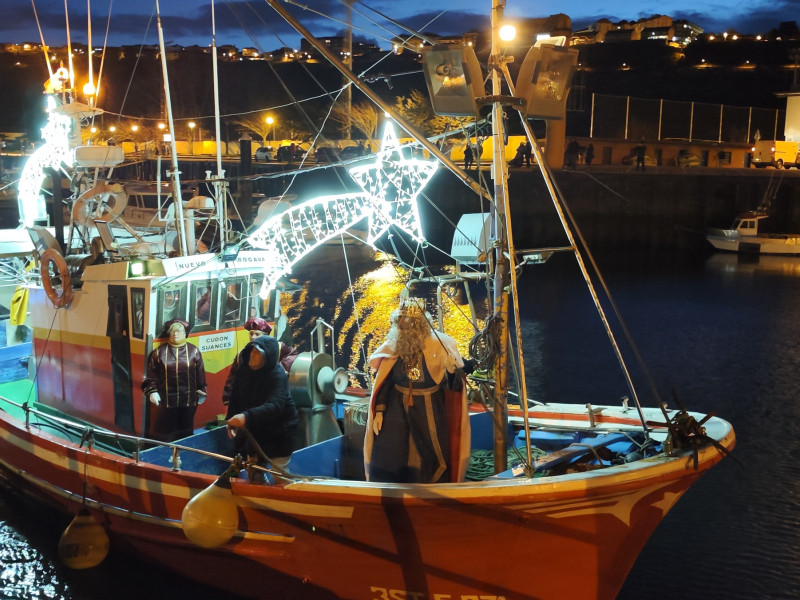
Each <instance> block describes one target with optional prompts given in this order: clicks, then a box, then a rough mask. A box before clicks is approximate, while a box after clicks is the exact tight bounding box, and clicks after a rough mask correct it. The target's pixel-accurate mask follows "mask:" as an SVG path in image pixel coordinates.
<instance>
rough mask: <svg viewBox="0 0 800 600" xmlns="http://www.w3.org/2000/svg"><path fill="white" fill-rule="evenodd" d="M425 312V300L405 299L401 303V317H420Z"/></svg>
mask: <svg viewBox="0 0 800 600" xmlns="http://www.w3.org/2000/svg"><path fill="white" fill-rule="evenodd" d="M424 312H425V298H405V299H404V300H401V301H400V315H401V316H404V317H419V316H421V315H422V314H423V313H424Z"/></svg>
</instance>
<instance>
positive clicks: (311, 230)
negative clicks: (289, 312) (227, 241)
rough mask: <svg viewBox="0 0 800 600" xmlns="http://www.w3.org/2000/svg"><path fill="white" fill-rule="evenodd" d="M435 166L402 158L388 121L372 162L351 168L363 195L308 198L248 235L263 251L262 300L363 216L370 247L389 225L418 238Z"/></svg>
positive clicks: (431, 163)
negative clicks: (422, 200)
mask: <svg viewBox="0 0 800 600" xmlns="http://www.w3.org/2000/svg"><path fill="white" fill-rule="evenodd" d="M437 166H438V164H437V163H436V162H435V161H428V160H422V159H417V158H407V157H406V156H404V155H403V148H402V146H401V145H400V143H399V142H398V140H397V135H396V134H395V131H394V127H393V126H392V124H391V123H387V124H386V127H385V128H384V131H383V141H382V143H381V149H380V151H379V152H378V154H377V157H376V160H375V162H374V163H371V164H367V165H356V166H354V167H351V168H350V176H351V177H352V178H353V180H354V181H355V182H356V183H357V184H358V185H359V186H360V187H361V189H362V190H364V192H363V193H351V194H340V195H331V196H319V197H316V198H312V199H310V200H307V201H306V202H303V203H301V204H298V205H295V206H292V207H290V208H289V209H287V210H285V211H284V212H282V213H279V214H277V215H275V216H273V217H271V218H270V219H268V220H266V221H265V222H264V223H263V224H262V225H261V227H259V228H258V229H257V230H256V231H255V232H254V233H253V234H252V235H251V236H250V237H249V238H248V242H249V243H250V245H251V246H253V247H254V248H260V249H263V250H265V251H266V252H267V253H268V256H267V257H266V262H265V267H264V283H263V285H262V287H261V291H260V295H261V296H262V297H264V298H266V296H267V294H268V293H269V290H270V289H272V288H273V287H274V286H275V285H276V284H277V282H278V279H279V278H280V277H281V276H283V275H285V274H286V273H289V272H290V271H291V268H292V266H293V265H294V264H295V263H297V262H298V261H299V260H300V259H302V258H303V257H304V256H306V255H307V254H308V253H309V252H311V251H312V250H314V249H315V248H316V247H318V246H319V245H320V244H323V243H324V242H326V241H327V240H329V239H331V238H333V237H335V236H337V235H339V234H341V233H343V232H344V231H346V230H348V229H350V228H351V227H352V226H353V225H355V224H356V223H358V222H359V221H361V220H362V219H364V218H365V217H366V218H367V219H368V235H367V243H368V244H370V245H374V243H375V242H376V241H377V240H378V238H380V237H381V235H383V234H384V233H385V232H386V231H387V230H388V229H389V227H391V226H392V225H395V226H397V227H398V228H400V229H402V230H403V231H405V232H407V233H408V234H409V235H410V236H412V237H413V238H414V239H415V240H416V241H418V242H422V241H423V240H424V237H423V235H422V225H421V223H420V216H419V209H418V207H417V197H418V196H419V194H420V192H421V191H422V189H423V188H424V187H425V186H426V185H427V183H428V182H429V181H430V179H431V177H432V176H433V174H434V172H435V171H436V168H437Z"/></svg>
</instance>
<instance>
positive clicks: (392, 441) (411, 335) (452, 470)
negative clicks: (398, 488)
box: [364, 298, 470, 483]
mask: <svg viewBox="0 0 800 600" xmlns="http://www.w3.org/2000/svg"><path fill="white" fill-rule="evenodd" d="M391 320H392V326H391V328H390V330H389V334H388V335H387V337H386V340H385V341H384V343H383V344H382V345H381V346H380V347H379V348H378V349H377V350H376V351H375V353H374V354H373V355H372V356H371V357H370V366H371V367H372V368H373V369H376V370H377V374H376V377H375V385H374V387H373V392H372V397H371V398H370V410H369V416H368V417H367V431H366V437H365V439H364V467H365V473H366V477H367V480H368V481H388V482H398V483H439V482H448V481H462V480H463V479H464V474H465V473H466V470H467V463H468V462H469V451H470V430H469V420H468V414H467V399H466V388H465V387H464V386H463V381H459V383H461V384H462V385H461V387H460V391H458V392H457V393H455V394H449V393H448V394H446V393H445V391H446V389H448V386H451V385H452V380H453V379H456V374H457V370H459V369H461V368H462V367H463V366H464V361H463V359H462V358H461V355H460V354H459V353H458V348H457V347H456V342H455V340H454V339H453V338H451V337H450V336H448V335H445V334H444V333H442V332H440V331H436V330H435V329H434V328H433V326H432V324H431V320H430V315H428V314H427V313H426V312H425V301H424V300H423V299H418V298H408V299H405V300H403V302H402V303H401V304H400V308H399V309H398V310H396V311H394V312H393V313H392V317H391ZM458 373H460V371H458ZM446 397H449V398H452V399H448V400H446Z"/></svg>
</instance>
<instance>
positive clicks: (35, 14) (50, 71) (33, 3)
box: [31, 0, 53, 77]
mask: <svg viewBox="0 0 800 600" xmlns="http://www.w3.org/2000/svg"><path fill="white" fill-rule="evenodd" d="M31 6H32V7H33V18H34V19H36V27H37V28H38V29H39V40H41V42H42V52H43V53H44V60H45V64H47V73H48V75H49V76H50V77H53V67H52V65H51V64H50V55H49V54H48V53H47V44H45V43H44V33H42V24H41V22H40V21H39V13H38V12H37V11H36V0H31Z"/></svg>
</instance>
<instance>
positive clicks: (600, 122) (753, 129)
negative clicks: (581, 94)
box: [589, 94, 786, 145]
mask: <svg viewBox="0 0 800 600" xmlns="http://www.w3.org/2000/svg"><path fill="white" fill-rule="evenodd" d="M785 120H786V111H785V110H780V109H771V108H753V107H743V106H727V105H725V104H706V103H702V102H678V101H674V100H652V99H646V98H633V97H631V96H607V95H603V94H592V108H591V123H590V126H589V137H593V138H608V139H620V140H639V139H642V138H644V139H647V140H686V141H689V142H718V143H731V144H743V145H744V144H749V143H752V142H753V141H754V139H755V138H756V137H758V138H759V139H765V140H768V139H771V140H774V139H783V129H784V123H785Z"/></svg>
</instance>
